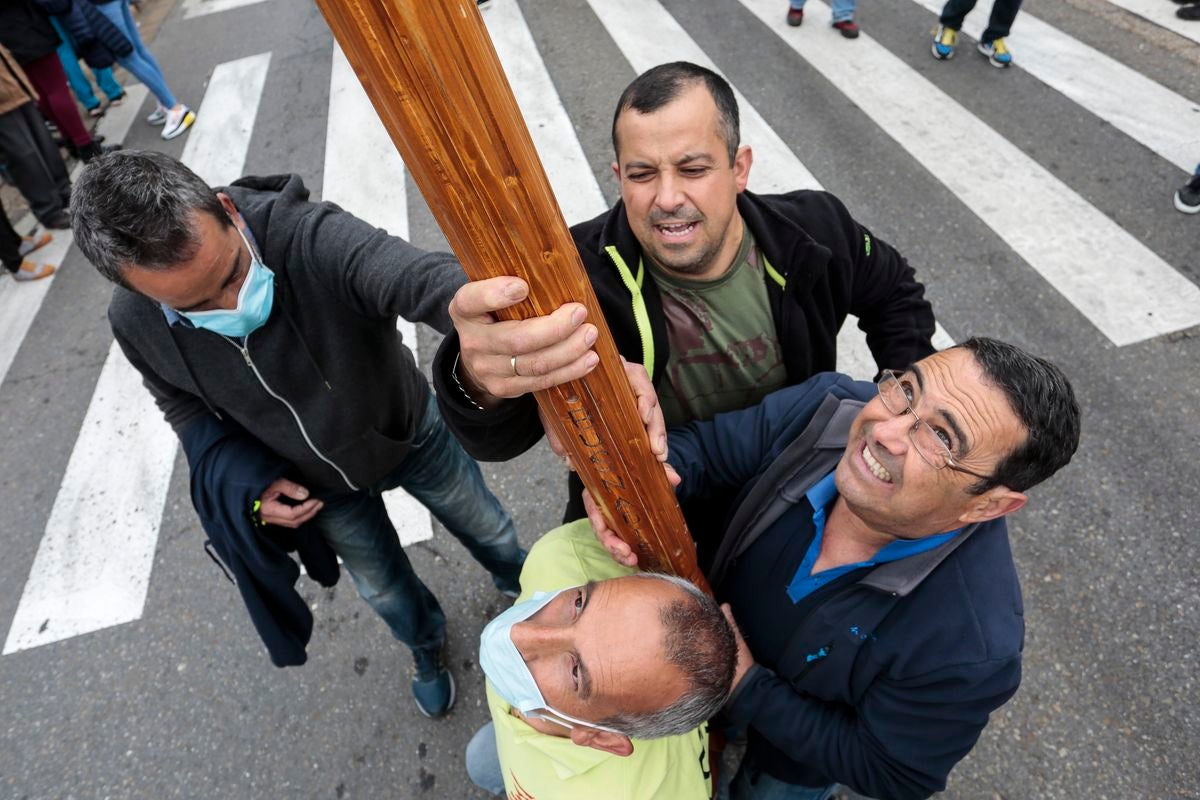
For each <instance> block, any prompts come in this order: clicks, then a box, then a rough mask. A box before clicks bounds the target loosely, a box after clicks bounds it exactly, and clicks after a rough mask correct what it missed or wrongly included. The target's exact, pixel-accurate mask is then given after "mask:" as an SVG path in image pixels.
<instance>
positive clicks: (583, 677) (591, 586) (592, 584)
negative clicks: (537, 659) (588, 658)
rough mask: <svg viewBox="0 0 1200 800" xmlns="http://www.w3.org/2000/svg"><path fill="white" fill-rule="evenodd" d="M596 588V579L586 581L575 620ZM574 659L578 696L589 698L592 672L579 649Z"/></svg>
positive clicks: (584, 609) (583, 610)
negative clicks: (577, 672)
mask: <svg viewBox="0 0 1200 800" xmlns="http://www.w3.org/2000/svg"><path fill="white" fill-rule="evenodd" d="M595 589H596V581H588V582H587V584H586V585H584V587H583V605H582V606H581V607H580V609H579V616H578V617H577V618H576V620H575V621H576V622H578V621H579V620H581V619H583V612H585V611H587V608H588V601H590V600H591V599H592V592H593V591H595ZM575 661H576V662H577V663H578V664H579V697H580V699H581V700H590V699H591V698H592V691H593V690H594V689H595V686H594V685H593V684H592V673H590V672H588V668H587V666H586V665H584V663H583V658H582V657H581V656H580V655H579V651H576V652H575Z"/></svg>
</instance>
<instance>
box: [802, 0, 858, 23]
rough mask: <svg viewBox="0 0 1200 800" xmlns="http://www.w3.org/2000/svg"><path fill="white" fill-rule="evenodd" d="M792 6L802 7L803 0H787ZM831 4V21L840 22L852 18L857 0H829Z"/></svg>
mask: <svg viewBox="0 0 1200 800" xmlns="http://www.w3.org/2000/svg"><path fill="white" fill-rule="evenodd" d="M788 2H789V3H791V5H792V8H794V9H796V10H800V9H802V8H804V2H805V0H788ZM831 5H832V6H833V21H834V22H842V21H843V20H847V19H854V9H855V8H857V7H858V0H831Z"/></svg>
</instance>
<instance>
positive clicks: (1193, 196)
mask: <svg viewBox="0 0 1200 800" xmlns="http://www.w3.org/2000/svg"><path fill="white" fill-rule="evenodd" d="M1175 208H1177V209H1179V210H1180V211H1182V212H1183V213H1185V214H1200V165H1198V166H1197V167H1196V172H1195V174H1194V175H1192V179H1191V180H1190V181H1188V182H1187V183H1185V184H1184V185H1183V186H1180V187H1179V190H1178V191H1176V192H1175Z"/></svg>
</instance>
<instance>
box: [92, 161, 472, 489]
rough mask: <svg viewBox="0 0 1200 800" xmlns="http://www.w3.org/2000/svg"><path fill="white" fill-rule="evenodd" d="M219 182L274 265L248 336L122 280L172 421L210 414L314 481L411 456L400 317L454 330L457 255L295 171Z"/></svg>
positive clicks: (415, 414)
mask: <svg viewBox="0 0 1200 800" xmlns="http://www.w3.org/2000/svg"><path fill="white" fill-rule="evenodd" d="M223 191H225V192H226V193H228V194H229V196H230V197H231V198H232V199H233V202H234V204H235V205H237V207H238V210H239V211H241V213H242V215H243V217H245V220H246V223H247V225H248V226H249V228H250V231H251V233H253V235H254V240H255V242H256V243H257V246H258V249H259V251H260V253H261V256H262V259H263V263H265V264H266V266H267V267H268V268H269V269H271V270H272V271H273V272H274V273H275V297H274V307H273V309H272V311H271V316H270V318H269V319H268V320H267V322H266V324H264V325H263V326H262V327H261V328H259V329H258V330H255V331H253V332H252V333H251V334H250V335H249V336H247V337H245V339H244V341H239V340H236V339H230V338H227V337H224V336H221V335H219V334H216V333H213V332H212V331H207V330H201V329H198V328H191V327H188V326H186V325H182V324H175V325H170V324H169V323H168V321H167V317H166V315H165V314H164V313H163V310H162V308H161V307H160V306H159V305H158V303H156V302H155V301H153V300H151V299H149V298H147V297H144V296H142V295H139V294H137V293H135V292H131V291H129V290H127V289H123V288H120V287H117V288H116V289H115V290H114V292H113V297H112V302H111V303H110V305H109V309H108V317H109V321H110V323H111V324H112V329H113V335H114V336H115V337H116V339H117V342H118V343H119V344H120V346H121V349H122V350H123V351H124V353H125V355H126V356H127V357H128V358H129V360H130V362H131V363H132V364H133V366H134V367H136V368H137V370H138V371H139V372H140V373H141V374H142V378H143V380H144V382H145V385H146V388H148V389H149V390H150V392H151V394H153V395H154V399H155V401H156V402H157V403H158V407H159V408H160V409H161V410H162V412H163V414H164V415H165V416H166V418H167V421H168V422H169V423H170V424H171V426H172V427H173V428H174V429H175V432H176V434H177V435H179V434H182V432H183V431H184V430H185V429H186V428H187V427H188V425H189V424H191V423H192V422H194V421H195V420H196V419H197V418H198V417H200V416H201V415H205V414H215V415H217V416H219V417H221V418H222V419H230V420H232V421H234V422H236V423H238V424H239V425H241V427H243V428H244V429H245V430H246V431H247V432H248V433H249V434H251V435H252V436H254V437H255V438H257V439H258V440H259V441H260V442H262V444H263V445H264V446H265V447H267V448H268V449H270V450H271V451H273V452H274V453H275V454H276V455H278V456H280V457H281V458H283V459H284V460H286V461H288V462H290V463H291V464H292V465H293V466H294V467H295V470H294V474H293V476H294V477H295V478H296V479H297V480H300V481H301V482H304V483H305V485H307V486H308V488H309V489H311V490H314V491H318V492H323V493H329V492H346V491H349V490H351V489H359V488H366V487H369V486H371V485H373V484H375V483H377V482H378V481H380V480H381V479H382V478H383V477H384V476H386V475H387V474H388V473H389V472H391V471H392V470H394V469H395V468H396V467H397V466H398V465H399V464H400V462H401V461H403V460H404V457H405V455H406V454H407V452H408V449H409V443H410V440H411V438H412V433H413V431H414V429H415V427H416V425H417V423H418V422H419V421H420V419H421V417H422V415H423V414H424V413H425V408H426V401H427V398H428V392H429V388H428V385H427V383H426V381H425V378H424V376H423V375H422V374H421V373H420V371H419V370H418V369H417V366H416V364H415V363H414V360H413V356H412V353H411V352H410V351H409V349H408V348H407V347H405V346H404V344H403V343H402V342H401V337H400V333H399V332H398V331H397V330H396V318H397V317H398V316H402V317H404V318H405V319H408V320H411V321H413V322H424V323H426V324H428V325H430V326H431V327H433V328H435V329H436V330H438V331H440V332H442V333H445V332H447V331H448V330H450V327H451V324H450V318H449V315H448V313H447V306H448V305H449V303H450V300H451V298H452V297H453V295H454V292H455V291H457V290H458V288H459V287H460V286H462V285H463V283H464V282H465V281H466V276H465V275H464V274H463V271H462V268H461V267H460V266H459V264H458V261H456V260H455V258H454V257H453V256H452V255H450V254H448V253H427V252H424V251H422V250H419V249H417V248H415V247H413V246H412V245H410V244H408V243H407V242H404V241H402V240H400V239H397V238H396V237H394V236H389V235H387V233H386V232H385V231H382V230H379V229H378V228H375V227H373V226H371V225H368V224H367V223H365V222H363V221H362V220H360V219H358V218H356V217H354V216H352V215H350V214H347V213H346V212H344V211H342V210H341V209H340V208H338V207H337V206H336V205H334V204H333V203H312V202H310V201H309V199H308V190H307V189H306V188H305V187H304V184H303V183H302V182H301V180H300V178H299V177H298V176H296V175H276V176H269V177H246V178H242V179H240V180H238V181H236V182H235V183H234V184H233V185H232V186H229V187H228V188H225V189H223Z"/></svg>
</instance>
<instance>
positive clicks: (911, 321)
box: [433, 191, 934, 533]
mask: <svg viewBox="0 0 1200 800" xmlns="http://www.w3.org/2000/svg"><path fill="white" fill-rule="evenodd" d="M737 207H738V212H739V213H741V215H742V219H743V220H744V221H745V223H746V225H747V227H748V228H749V229H750V233H751V234H753V236H754V241H755V244H756V245H757V246H758V248H759V249H760V251H761V252H762V253H763V255H765V256H766V258H767V261H768V262H769V263H770V264H771V266H772V268H773V270H768V271H765V272H766V275H765V277H764V280H765V281H766V285H767V292H768V295H769V297H770V302H771V313H772V316H773V317H774V319H775V331H776V333H777V335H778V336H779V342H780V345H781V347H782V350H783V356H784V363H785V366H786V368H787V382H788V385H793V384H796V383H799V382H801V381H803V380H805V379H807V378H808V377H810V376H812V375H814V374H816V373H818V372H825V371H830V370H834V369H836V367H837V333H838V330H839V329H841V327H842V323H843V322H844V321H845V319H846V316H847V315H848V314H853V315H855V316H857V317H858V318H859V326H860V327H861V328H862V329H863V331H864V332H865V333H866V334H867V344H868V345H869V346H870V348H871V353H872V354H873V355H874V356H875V362H876V363H877V364H878V365H879V367H880V368H895V369H904V368H905V367H907V366H908V365H909V364H911V363H913V362H915V361H918V360H920V359H922V358H924V357H925V356H927V355H929V354H930V353H932V352H933V350H934V348H933V345H932V344H930V337H932V336H933V330H934V319H933V309H932V308H931V307H930V305H929V302H928V301H927V300H926V299H925V287H924V286H923V285H922V284H921V283H920V282H919V281H917V279H916V277H915V275H914V273H913V269H912V267H910V266H909V265H908V262H907V261H906V260H905V259H904V257H903V256H901V255H900V253H898V252H897V251H896V250H895V249H894V248H892V247H891V246H890V245H888V244H886V243H884V242H883V241H881V240H879V239H876V238H875V237H874V236H873V235H872V234H871V232H870V231H868V230H867V229H866V228H865V227H864V226H862V225H860V224H859V223H857V222H855V220H854V218H853V217H851V216H850V212H849V211H847V210H846V207H845V206H844V205H842V202H841V201H840V200H838V199H837V198H836V197H834V196H833V195H831V194H829V193H827V192H814V191H797V192H789V193H788V194H781V195H756V194H754V193H752V192H742V193H741V194H740V195H738V200H737ZM571 234H572V236H573V237H574V239H575V244H576V246H577V247H578V248H579V254H580V256H582V258H583V263H584V266H585V267H586V268H587V272H588V277H589V278H590V279H591V282H592V287H593V288H594V289H595V291H596V296H597V298H598V299H599V301H600V306H601V308H602V309H603V311H604V318H605V320H606V321H607V322H608V326H609V329H610V330H611V331H612V334H613V338H614V339H616V343H617V349H618V350H619V351H620V352H621V355H623V356H625V358H626V359H628V360H629V361H636V362H638V363H641V364H646V365H647V366H648V368H649V369H650V372H651V378H652V379H653V380H654V382H655V384H656V385H657V383H658V381H659V380H660V379H661V378H662V375H663V372H664V368H665V367H666V363H667V358H668V356H669V355H670V348H669V344H668V342H667V329H666V321H665V318H664V316H663V310H662V298H661V296H660V294H659V291H658V287H657V285H656V284H655V282H654V279H653V277H651V276H649V275H648V274H639V272H640V271H639V269H638V266H639V263H640V260H641V252H642V251H641V245H640V243H639V242H638V240H637V237H636V236H635V235H634V233H633V229H632V228H630V226H629V221H628V218H627V217H626V213H625V205H624V203H623V202H618V203H617V204H616V205H615V206H613V207H612V208H611V209H609V210H608V211H607V212H605V213H604V214H601V215H600V216H598V217H596V218H595V219H593V220H590V221H588V222H582V223H580V224H578V225H576V226H575V227H573V228H572V229H571ZM623 272H624V273H625V275H624V276H623V274H622V273H623ZM772 272H773V273H774V274H772ZM639 284H640V287H641V288H640V291H638V290H637V286H638V285H639ZM639 298H640V300H639ZM641 304H644V309H645V312H644V315H642V320H641V323H640V324H639V320H638V318H637V317H638V316H639V313H638V312H639V306H640V305H641ZM647 340H648V342H649V344H650V346H649V347H647V346H646V345H647ZM458 352H459V344H458V336H457V334H455V333H451V334H450V335H449V336H447V337H446V339H445V340H444V341H443V342H442V345H441V347H440V348H439V349H438V354H437V358H436V360H435V363H434V368H433V375H434V386H435V387H436V388H437V396H438V404H439V406H440V407H441V410H442V416H443V417H445V419H446V423H447V424H448V425H449V426H450V429H451V430H452V431H454V434H455V435H456V436H457V437H458V438H459V440H460V441H461V442H462V443H463V445H464V446H465V447H466V449H467V452H468V453H470V454H471V455H472V456H474V457H475V458H478V459H480V460H481V461H505V460H507V459H510V458H514V457H516V456H518V455H520V454H521V453H523V452H525V451H526V450H528V449H529V448H530V447H532V446H533V445H534V444H535V443H536V442H537V441H538V439H540V438H541V437H542V434H543V430H542V426H541V422H540V421H539V419H538V414H537V405H536V403H535V402H534V400H533V397H532V396H525V397H520V398H517V399H514V400H510V401H507V402H505V403H503V404H501V405H500V406H499V407H497V408H496V409H493V410H491V411H480V410H479V409H477V408H474V407H473V406H472V405H471V404H470V403H468V402H467V400H466V398H465V397H464V396H463V393H462V391H461V390H460V389H459V388H458V386H457V385H456V384H455V382H454V379H453V377H452V376H451V375H450V369H451V368H452V367H453V365H454V362H455V358H456V357H457V355H458ZM648 362H650V363H648ZM579 488H580V487H579V483H578V480H577V479H576V478H575V477H574V475H572V477H571V499H570V506H569V507H568V513H567V516H568V518H570V519H576V518H578V516H581V515H582V514H581V511H582V506H580V505H578V504H577V495H578V489H579ZM576 512H580V513H576ZM688 521H689V523H691V522H693V521H694V520H693V515H692V514H691V513H689V514H688ZM718 521H719V520H718ZM695 532H696V531H695V530H693V533H695Z"/></svg>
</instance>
